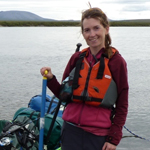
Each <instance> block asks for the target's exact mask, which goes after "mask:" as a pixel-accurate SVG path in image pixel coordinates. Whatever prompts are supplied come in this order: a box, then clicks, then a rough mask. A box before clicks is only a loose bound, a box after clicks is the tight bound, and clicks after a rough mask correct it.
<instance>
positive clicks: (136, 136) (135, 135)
mask: <svg viewBox="0 0 150 150" xmlns="http://www.w3.org/2000/svg"><path fill="white" fill-rule="evenodd" d="M124 128H125V129H126V130H127V131H128V132H129V133H131V134H132V135H133V136H123V137H122V138H126V137H135V138H139V139H142V140H146V141H148V142H150V140H149V139H146V138H143V137H141V136H139V135H137V134H135V133H133V132H132V131H130V130H129V129H128V128H127V127H126V126H124Z"/></svg>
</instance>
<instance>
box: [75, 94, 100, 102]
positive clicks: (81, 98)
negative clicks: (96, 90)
mask: <svg viewBox="0 0 150 150" xmlns="http://www.w3.org/2000/svg"><path fill="white" fill-rule="evenodd" d="M73 99H78V100H82V101H89V102H90V101H95V102H102V100H103V99H100V98H94V97H87V96H77V95H73Z"/></svg>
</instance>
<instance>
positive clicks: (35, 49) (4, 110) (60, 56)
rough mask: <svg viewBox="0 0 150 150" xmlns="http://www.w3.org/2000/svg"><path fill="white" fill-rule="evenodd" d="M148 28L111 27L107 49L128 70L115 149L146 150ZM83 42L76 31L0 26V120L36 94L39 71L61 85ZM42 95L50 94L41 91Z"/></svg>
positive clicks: (149, 113) (149, 123) (149, 117)
mask: <svg viewBox="0 0 150 150" xmlns="http://www.w3.org/2000/svg"><path fill="white" fill-rule="evenodd" d="M149 33H150V28H149V27H111V28H110V35H111V37H112V45H113V46H114V47H116V48H117V49H118V50H119V52H120V53H121V55H122V56H123V57H124V58H125V60H126V62H127V66H128V80H129V86H130V90H129V113H128V117H127V121H126V124H125V126H126V127H127V128H128V129H129V130H130V131H131V132H133V133H135V134H137V135H138V136H140V137H142V138H145V139H146V140H145V139H139V138H135V137H128V136H132V134H131V133H129V132H128V131H127V130H126V129H123V134H124V135H123V136H127V137H125V138H123V139H122V140H121V142H120V144H119V145H118V147H117V150H150V142H149V141H148V140H149V139H150V130H149V127H150V101H149V99H150V92H149V90H150V88H149V85H150V75H149V74H150V69H149V67H148V66H149V65H150V34H149ZM77 43H82V48H85V47H86V43H85V42H84V39H83V37H82V34H81V32H80V28H79V27H0V119H6V120H11V119H12V117H13V115H14V113H15V112H16V111H17V110H18V109H19V108H20V107H27V106H28V102H29V100H30V99H31V98H32V97H33V96H34V95H37V94H40V93H41V91H42V77H41V75H40V68H41V67H43V66H51V68H52V71H53V73H54V74H55V75H56V76H57V78H58V80H59V81H61V77H62V74H63V71H64V68H65V66H66V64H67V62H68V60H69V58H70V56H71V55H72V54H73V53H74V51H75V49H76V44H77ZM47 93H48V94H50V95H52V93H51V92H50V91H49V90H47Z"/></svg>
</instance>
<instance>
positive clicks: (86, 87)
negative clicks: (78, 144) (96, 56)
mask: <svg viewBox="0 0 150 150" xmlns="http://www.w3.org/2000/svg"><path fill="white" fill-rule="evenodd" d="M91 70H92V67H90V68H89V70H88V75H87V78H86V83H85V89H84V91H83V97H85V96H86V92H87V89H88V84H89V79H90V74H91ZM83 108H84V101H83V104H82V108H81V111H80V116H79V120H78V125H79V126H80V122H81V115H82V111H83Z"/></svg>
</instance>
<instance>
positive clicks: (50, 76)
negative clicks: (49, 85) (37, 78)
mask: <svg viewBox="0 0 150 150" xmlns="http://www.w3.org/2000/svg"><path fill="white" fill-rule="evenodd" d="M45 70H47V71H48V73H47V74H45ZM40 72H41V75H42V76H43V77H46V78H47V79H48V80H50V79H52V78H53V74H52V71H51V68H50V67H42V68H41V70H40Z"/></svg>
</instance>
